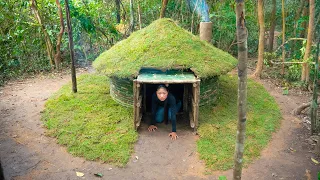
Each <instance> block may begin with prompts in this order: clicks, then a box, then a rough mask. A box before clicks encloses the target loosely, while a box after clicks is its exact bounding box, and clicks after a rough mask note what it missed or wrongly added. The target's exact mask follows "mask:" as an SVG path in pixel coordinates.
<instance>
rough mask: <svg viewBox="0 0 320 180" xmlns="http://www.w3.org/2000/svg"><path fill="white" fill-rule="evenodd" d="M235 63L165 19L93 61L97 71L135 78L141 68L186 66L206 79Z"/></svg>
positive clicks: (121, 42)
mask: <svg viewBox="0 0 320 180" xmlns="http://www.w3.org/2000/svg"><path fill="white" fill-rule="evenodd" d="M236 64H237V60H236V59H235V58H234V57H233V56H231V55H230V54H228V53H226V52H224V51H222V50H220V49H218V48H216V47H214V46H212V45H210V44H209V43H207V42H205V41H201V40H200V39H199V37H197V36H194V35H193V34H191V33H190V32H188V31H186V30H184V29H182V28H181V27H179V26H178V25H177V24H176V23H175V22H174V21H173V20H172V19H166V18H163V19H159V20H156V21H154V22H153V23H152V24H150V25H149V26H148V27H146V28H144V29H142V30H139V31H136V32H134V33H132V34H131V36H130V37H128V38H127V39H125V40H123V41H120V42H119V43H117V44H116V45H114V46H113V47H112V48H110V49H109V50H107V51H105V52H103V53H102V54H101V55H100V56H99V57H98V58H97V59H96V60H95V61H94V62H93V66H94V67H95V68H96V70H97V71H98V72H101V73H104V74H106V75H108V76H116V77H121V78H132V77H136V76H137V75H138V73H139V70H140V68H141V67H153V68H158V69H176V68H183V69H189V68H190V69H191V70H192V71H193V72H194V73H195V74H196V75H197V76H199V77H200V78H207V77H213V76H216V75H221V74H225V73H227V72H229V71H230V70H231V69H233V68H234V67H235V66H236Z"/></svg>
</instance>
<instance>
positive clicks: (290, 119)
mask: <svg viewBox="0 0 320 180" xmlns="http://www.w3.org/2000/svg"><path fill="white" fill-rule="evenodd" d="M84 73H85V72H84ZM70 79H71V78H70V77H69V75H55V76H54V77H49V78H48V77H46V78H44V77H40V76H39V77H35V78H30V79H26V80H23V81H14V82H11V83H9V84H8V85H6V86H5V87H2V88H0V113H1V114H0V128H1V129H0V150H1V151H0V158H1V164H2V166H3V169H4V175H5V178H6V179H8V180H9V179H39V180H40V179H41V180H43V179H47V180H51V179H52V180H55V179H99V177H96V176H94V173H102V174H103V175H104V176H103V177H102V178H101V179H121V180H122V179H130V180H131V179H139V180H140V179H190V180H191V179H192V180H193V179H218V177H219V176H220V175H225V176H227V178H228V179H232V170H228V171H224V172H213V173H212V174H209V175H206V174H208V173H206V169H205V165H204V163H203V162H202V161H201V160H199V158H198V154H197V151H196V140H197V138H198V137H197V136H195V135H194V134H193V133H192V130H191V129H188V128H183V130H182V131H178V135H179V139H178V140H177V141H171V140H170V139H169V138H168V133H169V130H170V127H168V126H161V127H159V130H158V131H157V132H155V133H149V132H147V131H146V125H143V126H142V128H141V129H140V131H139V139H138V142H137V143H136V146H135V152H134V153H133V155H132V157H131V159H130V161H129V163H128V165H127V166H126V167H124V168H118V167H114V166H111V165H108V164H104V163H101V162H93V161H86V160H84V159H83V158H79V157H73V156H72V155H70V154H69V153H68V152H67V151H66V148H65V147H63V146H60V145H58V144H57V143H56V139H54V138H50V137H47V136H45V128H44V127H43V123H42V122H41V121H40V117H41V111H42V110H43V108H44V103H45V101H46V100H47V99H48V98H49V97H50V95H52V93H54V92H56V91H57V90H58V89H59V88H60V87H61V86H62V85H63V84H65V83H67V82H68V81H70ZM261 83H262V84H263V85H264V86H265V88H266V89H267V90H268V91H269V92H270V93H271V95H272V96H274V97H275V99H276V101H277V103H278V104H279V106H280V107H281V112H282V114H283V120H282V123H281V128H280V129H279V130H278V131H277V132H276V133H274V134H273V136H272V140H271V142H270V143H269V145H268V146H267V148H266V149H265V150H264V151H263V152H262V155H261V157H260V158H258V159H256V160H255V161H254V162H253V163H251V164H250V165H248V167H246V168H244V169H243V178H242V179H245V180H247V179H248V180H254V179H259V180H260V179H266V180H269V179H290V180H293V179H297V180H300V179H307V177H306V170H308V171H310V172H311V173H310V175H311V176H312V177H313V178H312V179H317V178H316V174H317V172H318V171H320V167H319V165H315V164H314V163H313V162H312V161H311V157H313V158H315V159H317V158H316V157H315V156H314V155H313V154H312V152H311V150H312V145H311V144H312V143H310V140H308V138H309V135H308V133H309V131H308V129H307V127H306V126H305V125H304V122H303V120H301V119H300V118H298V117H295V116H293V115H292V114H291V111H292V110H293V109H294V108H296V107H297V106H298V105H300V104H301V103H303V102H307V101H309V97H310V94H309V95H308V94H305V93H301V92H299V91H295V92H291V91H289V95H282V89H281V88H278V87H276V86H275V85H274V84H273V83H272V82H270V81H268V80H263V81H261ZM181 129H182V128H181ZM318 160H319V159H318ZM76 172H82V173H84V176H83V177H77V175H76ZM307 174H308V173H307Z"/></svg>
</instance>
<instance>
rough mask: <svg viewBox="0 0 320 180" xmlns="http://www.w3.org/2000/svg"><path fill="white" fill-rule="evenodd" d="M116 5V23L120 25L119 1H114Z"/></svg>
mask: <svg viewBox="0 0 320 180" xmlns="http://www.w3.org/2000/svg"><path fill="white" fill-rule="evenodd" d="M114 2H115V5H116V11H117V12H116V13H117V23H118V24H119V23H120V20H121V17H120V0H114Z"/></svg>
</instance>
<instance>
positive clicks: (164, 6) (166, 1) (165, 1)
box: [160, 0, 168, 18]
mask: <svg viewBox="0 0 320 180" xmlns="http://www.w3.org/2000/svg"><path fill="white" fill-rule="evenodd" d="M167 5H168V0H162V7H161V11H160V18H164V16H165V13H166V9H167Z"/></svg>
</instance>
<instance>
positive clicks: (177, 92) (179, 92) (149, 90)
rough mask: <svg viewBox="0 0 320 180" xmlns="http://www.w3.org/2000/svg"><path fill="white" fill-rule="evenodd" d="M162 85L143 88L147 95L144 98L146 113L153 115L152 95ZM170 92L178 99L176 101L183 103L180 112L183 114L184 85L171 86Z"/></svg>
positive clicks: (169, 87)
mask: <svg viewBox="0 0 320 180" xmlns="http://www.w3.org/2000/svg"><path fill="white" fill-rule="evenodd" d="M159 85H160V84H145V85H144V86H143V88H142V90H143V91H144V88H146V89H145V94H144V96H143V97H142V98H143V101H145V107H144V110H145V113H151V112H152V95H153V94H154V93H155V92H156V91H157V88H158V86H159ZM168 90H169V92H170V93H172V95H173V96H174V97H175V98H176V101H177V102H178V100H180V101H181V104H182V106H181V108H180V110H179V112H183V104H184V103H183V100H184V99H183V94H184V84H169V86H168Z"/></svg>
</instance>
